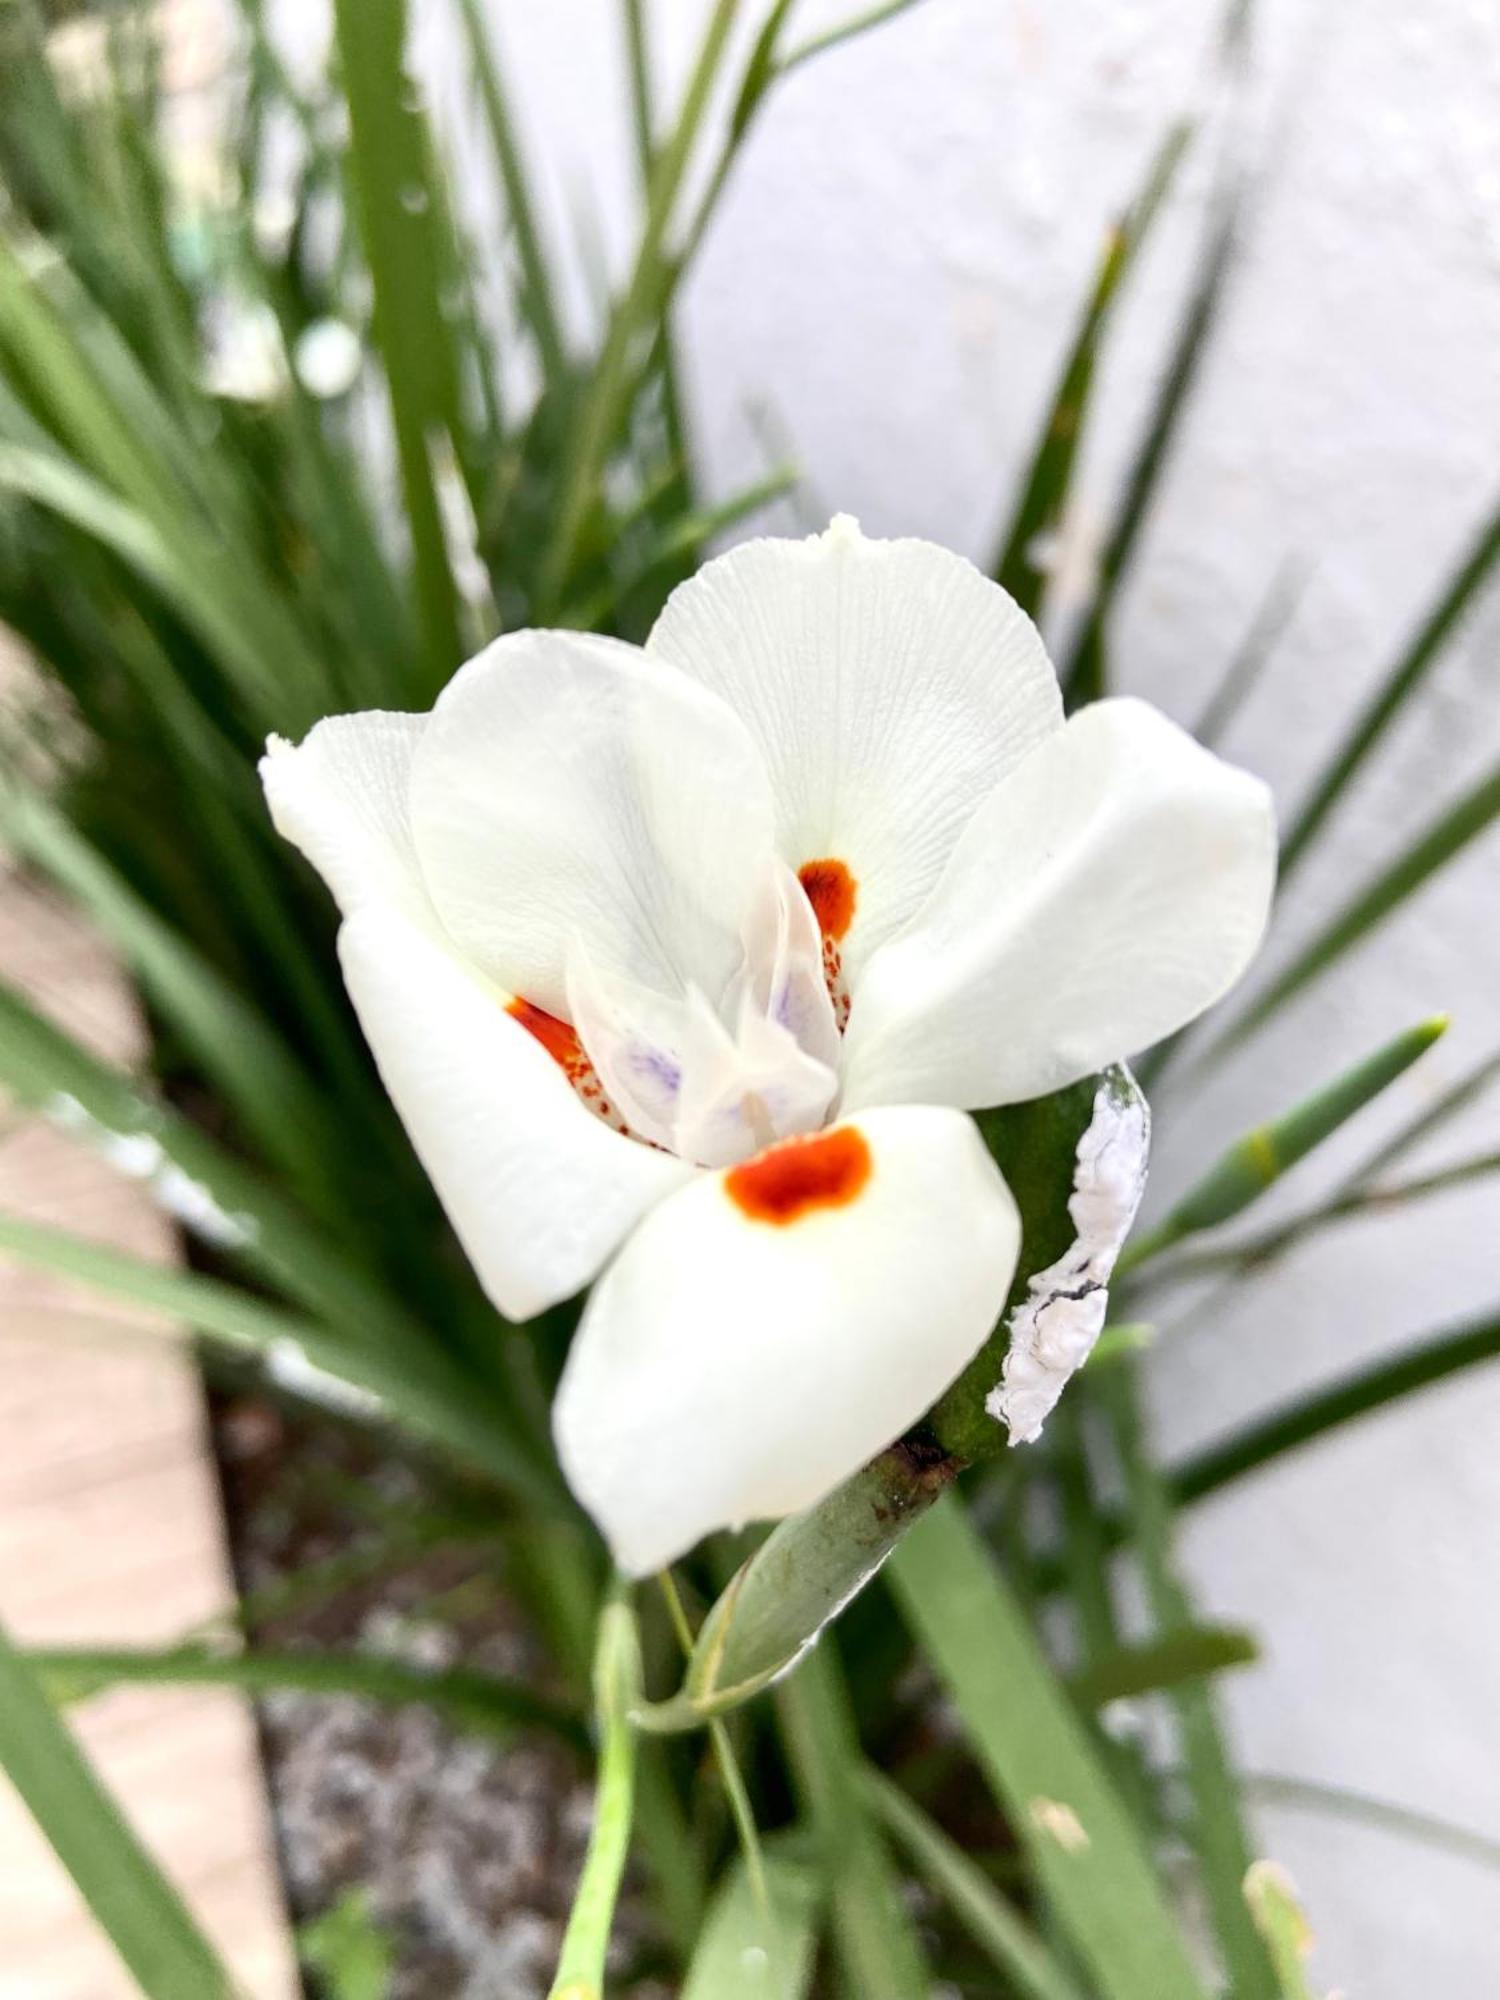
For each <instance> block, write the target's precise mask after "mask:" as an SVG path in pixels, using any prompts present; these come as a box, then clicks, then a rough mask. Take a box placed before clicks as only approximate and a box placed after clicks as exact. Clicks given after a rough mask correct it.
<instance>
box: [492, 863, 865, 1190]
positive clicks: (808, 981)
mask: <svg viewBox="0 0 1500 2000" xmlns="http://www.w3.org/2000/svg"><path fill="white" fill-rule="evenodd" d="M828 865H829V866H830V868H841V866H842V864H840V863H831V864H828ZM843 874H844V875H845V876H846V877H847V876H848V870H847V869H844V870H843ZM830 879H831V878H830ZM852 898H853V883H852V878H849V890H848V895H847V896H846V897H845V898H844V901H846V902H847V903H848V904H849V906H850V907H851V908H852ZM830 907H832V905H831V904H830ZM836 918H837V911H836V910H835V919H836ZM741 942H742V946H743V956H742V958H741V961H740V964H739V966H738V969H737V970H736V971H735V972H734V973H733V976H732V977H731V978H730V979H729V980H728V981H727V983H725V984H724V986H723V990H722V991H718V990H715V991H714V992H712V993H709V992H705V991H704V990H703V988H702V987H701V986H700V985H698V984H697V983H695V982H694V980H693V979H692V977H691V974H688V975H687V976H685V977H684V979H683V983H682V986H681V987H680V988H679V990H678V991H677V992H675V993H671V992H663V991H661V990H659V989H657V988H655V987H646V986H643V985H641V984H639V983H637V981H636V980H635V979H634V978H632V977H631V976H630V975H629V974H627V973H624V972H621V971H618V970H615V969H614V968H612V967H606V966H605V965H604V964H602V963H599V962H596V960H595V959H594V957H593V955H592V953H591V952H590V951H589V949H588V947H587V944H586V942H585V941H584V940H582V939H575V940H574V942H573V945H572V947H571V948H570V951H569V956H568V966H567V1001H568V1013H569V1015H570V1016H571V1023H570V1022H568V1021H563V1020H560V1019H558V1018H557V1017H556V1016H555V1015H553V1014H550V1013H545V1012H543V1010H542V1009H541V1008H539V1007H537V1006H535V1005H534V1004H531V1003H529V1002H527V1001H526V1000H524V999H523V1000H516V1001H513V1002H512V1003H511V1006H510V1012H511V1014H512V1015H513V1017H514V1018H515V1019H516V1020H518V1021H519V1022H520V1024H521V1025H522V1027H524V1028H525V1029H526V1030H527V1031H528V1032H529V1033H530V1034H532V1035H533V1036H535V1038H536V1039H537V1041H539V1042H540V1043H541V1044H542V1046H543V1047H544V1048H545V1049H546V1050H547V1052H548V1053H549V1055H551V1056H552V1057H553V1059H554V1061H556V1062H557V1063H558V1064H559V1065H560V1066H561V1068H562V1069H563V1071H564V1072H565V1073H566V1075H567V1076H568V1078H569V1080H570V1082H571V1083H572V1084H573V1087H574V1089H575V1090H576V1091H577V1092H578V1094H579V1096H580V1097H581V1098H582V1099H583V1101H584V1103H585V1104H587V1105H588V1106H589V1108H590V1110H592V1111H594V1112H596V1113H597V1114H598V1115H599V1116H600V1117H602V1118H604V1119H605V1120H606V1121H607V1122H608V1123H610V1124H611V1125H614V1126H615V1127H616V1129H617V1130H620V1131H623V1132H626V1133H628V1134H629V1135H630V1137H632V1138H635V1139H640V1140H643V1141H645V1142H646V1143H647V1144H648V1145H653V1146H659V1147H661V1148H663V1149H664V1150H666V1151H668V1152H671V1153H675V1154H677V1155H678V1157H679V1158H681V1159H685V1160H691V1161H693V1162H694V1163H695V1164H696V1165H698V1166H705V1167H724V1166H731V1165H733V1164H734V1163H735V1162H736V1161H739V1160H748V1159H751V1158H753V1157H754V1156H755V1155H756V1154H758V1153H762V1152H764V1151H765V1150H766V1149H767V1148H768V1147H774V1146H776V1145H777V1144H778V1143H779V1142H780V1141H782V1140H784V1139H788V1138H790V1137H793V1136H794V1135H797V1134H801V1133H807V1132H815V1131H817V1129H818V1128H819V1127H820V1126H821V1125H822V1124H823V1122H824V1120H825V1119H826V1118H827V1116H828V1113H829V1111H830V1109H831V1107H832V1105H833V1101H834V1099H835V1097H836V1096H837V1094H838V1071H839V1057H840V1042H839V1030H838V1025H837V1019H836V1015H835V1010H834V1004H833V1000H832V997H831V994H830V990H829V984H828V979H827V976H826V962H825V958H824V952H825V947H826V945H827V942H828V940H827V939H825V937H824V936H823V934H822V932H821V929H820V925H819V919H818V916H817V914H816V912H815V909H814V906H813V904H812V901H811V899H810V897H809V896H808V895H807V893H806V891H805V888H800V887H799V886H798V882H797V879H796V877H795V876H793V874H792V872H791V870H790V869H789V868H787V867H785V866H784V865H783V864H782V863H781V862H779V861H773V860H768V862H767V866H766V873H765V876H764V878H763V880H762V881H761V883H760V884H759V886H758V888H757V890H756V893H755V894H754V895H753V896H752V897H751V898H750V900H749V904H748V906H747V908H746V910H745V912H744V917H743V923H742V928H741ZM721 978H722V975H721Z"/></svg>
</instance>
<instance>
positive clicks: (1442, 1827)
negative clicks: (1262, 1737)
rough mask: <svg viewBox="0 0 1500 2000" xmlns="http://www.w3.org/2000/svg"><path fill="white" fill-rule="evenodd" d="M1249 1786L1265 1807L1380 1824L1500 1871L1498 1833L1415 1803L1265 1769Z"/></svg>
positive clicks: (1387, 1830) (1401, 1835) (1399, 1836)
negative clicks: (1460, 1823) (1436, 1814)
mask: <svg viewBox="0 0 1500 2000" xmlns="http://www.w3.org/2000/svg"><path fill="white" fill-rule="evenodd" d="M1245 1790H1246V1791H1247V1792H1248V1793H1249V1794H1250V1795H1251V1797H1252V1798H1255V1799H1258V1800H1259V1801H1260V1802H1261V1803H1262V1804H1265V1805H1270V1806H1281V1807H1291V1808H1292V1809H1294V1810H1299V1811H1304V1812H1313V1813H1324V1814H1328V1815H1330V1816H1332V1817H1333V1818H1336V1819H1345V1820H1349V1821H1350V1822H1352V1823H1353V1824H1354V1825H1356V1826H1368V1827H1375V1828H1377V1829H1378V1830H1379V1831H1380V1832H1382V1833H1388V1834H1391V1835H1393V1836H1394V1837H1395V1838H1396V1839H1398V1840H1410V1841H1416V1842H1417V1843H1418V1844H1419V1845H1421V1846H1424V1847H1435V1848H1438V1849H1440V1850H1441V1851H1442V1852H1443V1853H1445V1854H1452V1855H1456V1856H1457V1857H1458V1858H1459V1859H1460V1860H1462V1861H1473V1862H1476V1863H1477V1864H1478V1865H1479V1866H1480V1867H1481V1868H1493V1869H1500V1840H1496V1839H1495V1838H1494V1836H1493V1835H1492V1834H1487V1833H1476V1832H1474V1831H1473V1830H1472V1829H1471V1828H1469V1827H1466V1826H1456V1825H1454V1823H1453V1821H1452V1820H1446V1819H1437V1818H1435V1817H1434V1815H1433V1814H1431V1813H1425V1812H1419V1811H1418V1810H1416V1808H1415V1807H1412V1806H1406V1805H1397V1804H1396V1803H1395V1802H1394V1801H1393V1800H1391V1799H1378V1798H1372V1797H1371V1796H1370V1795H1369V1793H1367V1792H1351V1791H1349V1790H1348V1789H1347V1788H1346V1787H1345V1786H1343V1785H1322V1784H1318V1783H1317V1782H1315V1781H1314V1780H1313V1779H1311V1778H1285V1777H1280V1776H1273V1775H1272V1774H1270V1773H1269V1772H1260V1771H1257V1772H1255V1773H1254V1774H1253V1775H1252V1776H1250V1777H1248V1778H1246V1780H1245Z"/></svg>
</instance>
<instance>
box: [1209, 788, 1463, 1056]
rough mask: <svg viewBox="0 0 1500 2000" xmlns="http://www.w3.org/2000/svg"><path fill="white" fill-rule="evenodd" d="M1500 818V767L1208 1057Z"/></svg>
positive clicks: (1322, 935)
mask: <svg viewBox="0 0 1500 2000" xmlns="http://www.w3.org/2000/svg"><path fill="white" fill-rule="evenodd" d="M1497 816H1500V765H1497V766H1496V767H1495V768H1494V769H1493V770H1492V771H1490V772H1488V773H1487V774H1486V775H1485V776H1484V777H1482V778H1481V779H1480V780H1479V782H1478V783H1477V784H1475V785H1472V786H1471V787H1470V788H1469V790H1468V791H1466V792H1465V793H1464V794H1463V795H1462V796H1461V797H1460V798H1458V799H1455V800H1454V802H1453V804H1452V805H1450V806H1448V807H1446V808H1445V809H1444V810H1443V811H1442V812H1440V813H1439V814H1438V816H1437V818H1436V819H1435V820H1433V821H1432V822H1431V823H1430V824H1429V825H1428V826H1427V827H1426V828H1425V829H1424V831H1423V832H1421V833H1419V834H1418V835H1417V837H1416V839H1415V840H1414V841H1412V842H1411V844H1410V846H1408V847H1407V848H1406V849H1405V851H1404V852H1403V853H1401V854H1399V855H1398V856H1397V857H1396V859H1395V860H1394V861H1392V862H1391V863H1389V865H1388V866H1387V867H1385V868H1383V869H1382V870H1381V871H1380V873H1379V874H1378V875H1377V876H1376V877H1375V879H1374V881H1373V882H1371V883H1370V885H1369V887H1368V888H1366V889H1362V890H1361V891H1360V892H1359V894H1358V895H1357V896H1355V897H1354V898H1353V900H1352V901H1351V902H1349V903H1346V904H1345V905H1344V907H1343V909H1342V910H1340V911H1339V912H1338V914H1337V915H1336V916H1335V917H1334V918H1333V920H1332V922H1330V923H1328V924H1325V925H1324V927H1323V929H1322V930H1320V931H1319V932H1318V933H1317V935H1316V936H1315V937H1314V938H1313V939H1312V941H1311V943H1309V944H1307V945H1304V946H1303V948H1302V950H1301V951H1300V952H1299V953H1298V954H1297V956H1296V957H1295V958H1294V959H1293V960H1292V963H1291V964H1290V965H1289V966H1288V967H1287V969H1286V971H1285V972H1283V973H1282V974H1281V975H1280V977H1279V978H1278V979H1276V980H1275V981H1274V982H1273V983H1272V985H1271V986H1270V987H1269V988H1268V989H1267V991H1266V992H1265V993H1263V994H1262V995H1261V997H1260V998H1259V999H1258V1000H1257V1001H1256V1002H1255V1004H1254V1006H1253V1007H1251V1008H1250V1010H1249V1012H1248V1013H1246V1014H1245V1015H1243V1016H1242V1017H1241V1019H1240V1020H1238V1021H1237V1022H1236V1023H1235V1024H1234V1026H1233V1027H1232V1028H1231V1029H1230V1030H1229V1032H1228V1034H1227V1035H1226V1036H1225V1037H1224V1038H1223V1040H1222V1041H1221V1042H1220V1043H1218V1044H1217V1045H1216V1046H1215V1048H1214V1049H1212V1050H1211V1051H1210V1052H1209V1054H1210V1057H1212V1056H1216V1055H1219V1054H1221V1053H1223V1052H1224V1051H1225V1050H1227V1049H1229V1048H1232V1047H1233V1046H1234V1045H1235V1044H1236V1043H1238V1042H1241V1041H1243V1040H1244V1039H1245V1037H1246V1036H1247V1035H1249V1034H1250V1033H1251V1032H1252V1031H1253V1030H1254V1029H1256V1028H1260V1027H1263V1026H1264V1025H1265V1023H1266V1022H1267V1021H1268V1020H1270V1018H1271V1016H1272V1015H1273V1014H1275V1013H1278V1012H1279V1011H1280V1009H1281V1008H1282V1007H1284V1006H1285V1005H1286V1003H1287V1001H1288V1000H1290V999H1291V998H1292V997H1293V995H1294V994H1297V993H1300V992H1301V991H1302V989H1303V987H1304V986H1307V985H1310V984H1311V982H1312V981H1313V980H1314V979H1317V978H1319V977H1320V976H1321V975H1322V974H1323V973H1325V972H1326V971H1327V970H1328V968H1329V967H1330V966H1331V965H1336V964H1337V963H1338V961H1339V960H1340V959H1341V958H1342V957H1343V956H1344V954H1345V952H1347V951H1352V950H1353V948H1354V946H1355V945H1357V944H1359V943H1360V942H1361V940H1362V939H1363V938H1365V937H1366V936H1367V935H1368V933H1369V932H1371V931H1372V930H1375V929H1376V928H1377V927H1378V926H1379V925H1380V924H1383V923H1384V922H1385V920H1386V918H1387V917H1389V916H1393V915H1394V914H1395V912H1396V911H1397V910H1398V909H1400V907H1401V905H1402V904H1403V903H1404V902H1405V901H1406V900H1407V898H1408V897H1409V896H1414V895H1415V894H1416V892H1417V891H1418V890H1419V889H1421V888H1422V887H1424V886H1425V884H1426V883H1427V882H1428V881H1429V880H1430V879H1431V877H1432V876H1434V875H1436V874H1437V873H1438V871H1439V869H1442V868H1445V867H1446V866H1447V865H1448V863H1449V862H1450V861H1451V860H1452V859H1453V858H1454V856H1455V855H1456V854H1460V853H1462V851H1463V849H1464V848H1466V847H1467V846H1468V845H1469V843H1470V841H1472V840H1477V839H1478V838H1479V836H1480V834H1482V833H1485V832H1487V831H1488V830H1489V828H1490V826H1491V825H1492V824H1493V823H1494V821H1495V819H1496V818H1497Z"/></svg>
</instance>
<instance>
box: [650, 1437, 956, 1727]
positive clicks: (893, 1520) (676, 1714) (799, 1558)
mask: <svg viewBox="0 0 1500 2000" xmlns="http://www.w3.org/2000/svg"><path fill="white" fill-rule="evenodd" d="M957 1473H958V1465H957V1462H956V1461H955V1460H953V1459H950V1458H948V1457H947V1456H945V1454H944V1453H942V1452H941V1451H935V1450H933V1449H932V1448H931V1447H930V1446H929V1447H928V1448H927V1450H926V1451H925V1452H923V1451H921V1450H919V1449H917V1448H915V1447H913V1446H912V1445H910V1444H907V1443H901V1444H895V1445H892V1446H891V1448H890V1449H889V1450H888V1451H883V1452H882V1453H881V1454H880V1456H879V1457H878V1458H876V1459H874V1460H872V1461H871V1463H870V1464H869V1465H867V1466H864V1467H862V1468H861V1470H860V1471H858V1472H857V1473H855V1474H854V1475H853V1477H852V1478H850V1479H847V1480H845V1482H844V1484H843V1485H842V1486H840V1487H836V1488H835V1489H834V1491H833V1492H832V1493H831V1494H829V1495H828V1497H827V1499H825V1500H822V1501H820V1502H819V1503H818V1504H817V1505H816V1506H814V1507H809V1508H807V1509H806V1510H805V1511H804V1512H802V1513H801V1514H794V1515H792V1516H790V1518H788V1519H787V1520H785V1521H781V1522H778V1524H777V1525H776V1527H775V1528H773V1529H772V1531H771V1533H770V1535H769V1536H768V1537H767V1538H766V1540H765V1541H764V1542H763V1543H762V1544H761V1546H760V1547H759V1549H757V1550H756V1552H755V1553H754V1555H752V1556H750V1557H748V1558H747V1559H746V1560H745V1562H744V1563H742V1564H741V1566H740V1568H739V1569H738V1570H737V1571H736V1572H735V1574H734V1576H733V1577H732V1578H731V1579H730V1581H729V1583H728V1584H727V1585H726V1586H725V1588H724V1589H723V1591H721V1592H720V1594H719V1597H718V1599H717V1600H716V1602H715V1603H714V1605H713V1608H712V1609H711V1610H710V1612H709V1614H708V1616H707V1618H705V1619H704V1621H703V1625H702V1629H701V1630H700V1631H699V1633H698V1638H697V1642H696V1644H695V1645H694V1648H693V1652H692V1657H691V1659H690V1660H689V1662H688V1669H687V1675H686V1678H685V1680H684V1682H683V1688H682V1692H681V1693H680V1694H678V1695H676V1696H674V1697H673V1698H672V1699H671V1700H670V1701H665V1702H660V1703H655V1704H649V1705H647V1706H646V1707H644V1708H643V1709H642V1710H641V1711H640V1712H639V1714H638V1716H637V1720H638V1721H639V1723H640V1724H641V1726H642V1727H644V1728H648V1729H653V1730H659V1731H663V1732H667V1731H671V1730H678V1729H698V1728H701V1727H702V1726H703V1725H704V1723H705V1722H707V1721H708V1720H709V1719H710V1718H711V1717H713V1716H715V1715H719V1714H722V1713H724V1712H725V1711H727V1710H729V1709H732V1708H737V1707H739V1706H740V1705H741V1704H742V1703H743V1702H746V1701H748V1700H750V1699H751V1697H752V1696H754V1695H756V1694H758V1693H760V1691H761V1690H762V1689H763V1688H765V1687H767V1686H768V1685H769V1684H770V1683H771V1681H773V1680H774V1679H775V1678H776V1677H777V1676H778V1675H779V1674H781V1673H783V1672H784V1671H785V1670H786V1668H787V1666H788V1665H789V1664H790V1663H791V1662H792V1661H793V1660H795V1659H797V1658H798V1657H799V1656H800V1655H801V1654H802V1653H803V1652H805V1651H806V1649H807V1648H808V1647H809V1646H810V1645H811V1644H812V1643H813V1641H814V1639H815V1638H816V1637H817V1635H818V1634H819V1633H820V1632H821V1631H822V1630H823V1628H824V1627H825V1626H826V1625H827V1624H828V1623H829V1621H830V1620H831V1619H833V1618H835V1617H837V1615H838V1613H839V1612H840V1611H841V1610H842V1609H843V1608H844V1607H845V1606H846V1605H847V1604H849V1603H850V1602H851V1601H852V1599H853V1598H855V1597H856V1596H857V1595H858V1594H859V1592H860V1591H861V1590H862V1589H863V1588H864V1586H865V1585H866V1584H867V1583H868V1582H869V1580H870V1578H871V1577H872V1576H874V1575H875V1573H876V1572H877V1571H878V1570H879V1568H880V1565H881V1564H882V1563H883V1562H884V1561H885V1559H886V1557H887V1556H888V1555H889V1554H890V1551H891V1550H892V1548H894V1546H895V1544H896V1542H897V1541H898V1540H899V1539H900V1537H901V1536H902V1535H903V1534H904V1533H905V1532H906V1530H907V1529H908V1528H909V1527H910V1525H911V1523H912V1522H913V1521H914V1520H916V1519H917V1518H918V1517H919V1516H920V1515H921V1514H922V1513H923V1512H924V1511H925V1510H926V1509H927V1508H928V1507H930V1506H931V1505H932V1503H933V1502H934V1501H935V1500H936V1499H937V1497H938V1495H939V1494H940V1493H942V1492H944V1491H945V1490H946V1488H947V1487H948V1486H949V1485H950V1484H951V1482H952V1481H953V1479H954V1478H955V1477H956V1476H957Z"/></svg>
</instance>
